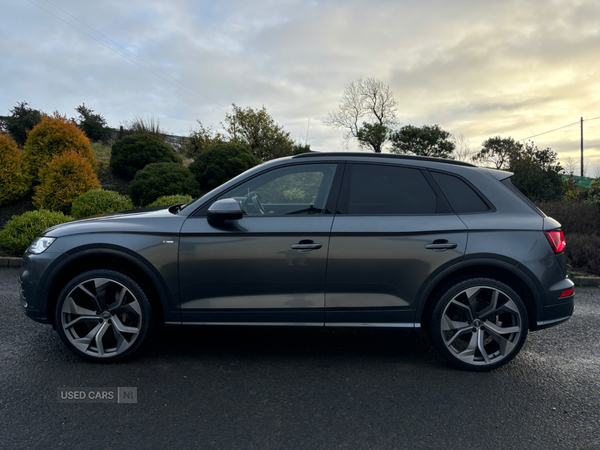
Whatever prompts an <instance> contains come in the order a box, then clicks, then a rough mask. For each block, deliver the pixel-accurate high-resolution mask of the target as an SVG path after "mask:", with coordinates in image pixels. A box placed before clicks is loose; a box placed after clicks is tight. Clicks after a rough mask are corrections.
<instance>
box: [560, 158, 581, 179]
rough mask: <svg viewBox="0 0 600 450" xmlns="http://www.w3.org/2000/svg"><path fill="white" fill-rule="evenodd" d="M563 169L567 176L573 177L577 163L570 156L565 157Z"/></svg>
mask: <svg viewBox="0 0 600 450" xmlns="http://www.w3.org/2000/svg"><path fill="white" fill-rule="evenodd" d="M563 167H564V169H565V173H566V174H567V175H574V174H575V172H576V171H577V168H578V167H579V163H578V162H577V161H576V160H575V159H573V158H572V157H571V156H567V157H566V158H563Z"/></svg>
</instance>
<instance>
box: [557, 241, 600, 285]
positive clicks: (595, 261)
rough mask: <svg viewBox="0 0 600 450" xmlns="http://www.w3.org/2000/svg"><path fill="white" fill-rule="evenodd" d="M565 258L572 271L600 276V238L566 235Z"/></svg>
mask: <svg viewBox="0 0 600 450" xmlns="http://www.w3.org/2000/svg"><path fill="white" fill-rule="evenodd" d="M565 240H566V242H567V246H566V248H565V257H566V259H567V263H568V264H569V265H570V266H571V269H572V270H574V271H576V272H583V273H586V274H588V275H600V236H599V235H597V234H579V233H572V234H568V235H565Z"/></svg>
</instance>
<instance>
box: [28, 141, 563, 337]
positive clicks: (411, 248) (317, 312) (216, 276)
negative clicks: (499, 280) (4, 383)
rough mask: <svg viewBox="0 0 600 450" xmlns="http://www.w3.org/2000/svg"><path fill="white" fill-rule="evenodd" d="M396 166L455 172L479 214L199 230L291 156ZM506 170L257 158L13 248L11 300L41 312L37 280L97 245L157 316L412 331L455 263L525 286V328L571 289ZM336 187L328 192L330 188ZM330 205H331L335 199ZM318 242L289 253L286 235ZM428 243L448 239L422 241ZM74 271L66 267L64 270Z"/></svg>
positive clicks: (544, 317) (554, 318) (51, 276)
mask: <svg viewBox="0 0 600 450" xmlns="http://www.w3.org/2000/svg"><path fill="white" fill-rule="evenodd" d="M346 161H347V162H377V163H385V164H402V165H405V166H409V167H418V168H424V169H430V170H437V171H442V172H449V173H452V174H455V175H459V176H461V177H464V178H465V179H468V180H469V181H470V182H471V183H472V184H473V185H474V186H475V187H476V188H477V189H478V190H479V191H480V192H481V194H482V195H483V196H484V197H485V198H486V199H487V200H488V201H489V202H490V203H491V204H492V205H493V207H494V208H493V210H491V211H490V212H487V213H477V214H461V215H456V214H453V213H450V214H443V215H435V216H374V217H351V216H344V215H339V214H338V215H334V214H324V215H314V216H291V217H244V218H243V219H241V220H236V221H227V222H225V223H224V224H223V225H221V226H215V225H211V224H210V223H209V222H208V221H207V219H206V217H205V216H204V215H202V214H201V212H202V211H205V210H206V207H207V206H208V205H210V204H212V202H214V200H215V199H217V198H218V197H220V196H222V195H223V194H225V193H226V192H227V191H228V190H229V189H231V188H233V187H234V186H236V185H237V184H239V183H240V182H241V181H243V180H245V179H247V178H249V177H253V176H256V175H257V174H260V173H262V172H263V171H265V170H270V169H272V168H274V167H279V166H284V165H291V164H298V163H303V164H306V163H316V162H318V163H321V164H322V163H326V162H332V163H342V164H343V163H344V162H346ZM509 175H510V174H508V175H507V174H506V173H505V172H499V171H493V170H487V169H481V168H476V167H472V166H467V165H459V164H447V163H445V162H441V161H435V160H430V159H429V160H423V159H400V158H392V157H385V156H383V155H368V156H365V155H360V156H359V155H353V154H343V153H342V154H330V155H309V156H301V157H294V158H282V159H280V160H275V161H271V162H269V163H264V164H262V165H260V166H257V167H255V168H253V169H251V170H249V171H247V172H245V173H244V174H241V175H239V176H238V177H236V178H234V179H232V180H230V181H229V182H227V183H225V184H224V185H223V186H220V187H218V188H217V189H215V190H214V191H212V192H210V193H208V194H206V195H205V196H203V197H202V198H200V199H198V200H197V201H196V202H194V203H192V204H191V205H189V206H188V207H186V208H185V209H183V210H182V211H179V212H177V211H175V210H173V209H171V210H170V211H169V210H167V209H161V210H157V211H145V212H134V213H130V214H117V215H111V216H105V217H97V218H92V219H85V220H80V221H75V222H71V223H67V224H63V225H59V226H56V227H53V228H51V229H49V230H47V231H46V232H45V233H44V234H45V235H46V236H51V237H56V238H57V239H56V241H55V242H54V243H53V244H52V245H51V246H50V247H49V249H48V250H46V251H45V252H44V253H42V254H40V255H32V254H29V253H26V254H25V255H24V264H23V267H22V270H21V283H22V305H23V307H24V310H25V312H26V313H27V314H28V315H29V316H30V317H32V318H33V319H35V320H39V321H42V322H43V321H51V320H52V311H47V305H48V304H50V303H48V302H51V301H52V300H53V299H49V298H48V293H49V292H50V287H51V286H53V284H52V283H53V282H54V281H55V280H57V279H58V278H56V277H58V276H59V275H60V273H61V270H63V268H64V267H67V266H68V265H69V264H77V261H78V260H79V258H82V257H90V256H91V257H95V256H100V255H106V254H110V255H112V256H114V257H115V258H119V259H122V260H123V261H124V262H126V263H127V264H132V265H135V266H136V267H138V268H139V269H140V270H142V271H143V272H144V273H146V274H147V276H148V277H149V279H150V280H151V282H152V283H153V284H154V285H155V287H156V289H157V292H158V293H159V296H160V300H161V302H162V305H163V312H164V318H165V321H166V322H167V323H170V324H178V323H182V322H183V323H223V324H233V323H245V324H263V325H264V324H272V325H281V324H300V325H321V326H322V325H323V324H326V325H331V326H347V325H352V326H363V325H372V326H418V324H419V323H420V321H421V316H422V314H423V311H424V307H425V302H426V301H427V299H428V296H429V294H430V293H431V292H432V291H433V290H434V289H435V287H436V286H437V285H438V283H441V282H442V280H444V279H446V280H447V279H448V278H449V277H451V276H452V273H454V272H456V271H457V270H459V269H464V268H465V267H473V266H476V267H482V266H488V267H492V268H497V269H498V270H500V269H502V270H507V271H510V272H511V273H513V274H515V276H517V277H518V278H519V279H520V280H521V281H522V282H523V283H524V284H525V285H527V286H528V287H529V288H530V290H531V293H532V298H525V299H524V301H525V302H534V303H535V311H536V312H537V317H536V318H535V319H536V320H535V321H534V325H535V324H536V323H537V326H539V327H541V326H546V325H549V324H552V323H555V322H558V321H561V320H565V319H566V318H568V316H570V314H571V312H572V308H573V298H572V297H571V298H568V299H567V300H564V299H559V297H558V296H559V295H560V292H562V291H563V290H564V289H567V288H569V287H570V286H572V283H571V282H570V281H569V280H568V279H566V277H565V271H564V261H562V255H559V256H558V257H557V256H555V255H554V254H553V252H552V250H551V249H550V246H549V245H548V242H547V240H546V238H545V236H544V234H543V230H546V229H552V228H557V227H558V226H559V224H558V223H556V222H555V221H552V220H549V219H547V218H544V217H543V216H542V215H540V214H538V213H536V212H535V211H533V209H532V208H531V207H530V206H528V205H526V204H525V203H524V202H523V201H522V200H521V199H519V198H518V196H517V195H516V194H515V193H513V192H512V191H510V190H509V189H508V188H506V187H505V186H503V185H502V184H501V183H500V182H499V180H502V179H503V178H506V176H509ZM332 195H337V192H332ZM334 204H335V202H334ZM311 241H312V243H318V244H321V247H320V248H318V249H313V250H309V251H307V250H297V249H293V248H291V246H292V245H294V244H299V243H301V242H304V243H306V242H311ZM434 241H436V242H446V241H447V243H450V244H456V246H455V247H454V248H448V249H435V248H433V249H432V248H426V246H427V245H429V244H432V243H434ZM70 267H73V266H70Z"/></svg>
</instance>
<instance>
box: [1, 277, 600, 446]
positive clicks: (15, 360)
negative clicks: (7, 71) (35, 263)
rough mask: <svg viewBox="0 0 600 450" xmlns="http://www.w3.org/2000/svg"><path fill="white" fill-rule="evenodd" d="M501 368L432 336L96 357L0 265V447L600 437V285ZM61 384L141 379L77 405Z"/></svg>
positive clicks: (322, 334) (305, 338)
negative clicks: (130, 394) (27, 302)
mask: <svg viewBox="0 0 600 450" xmlns="http://www.w3.org/2000/svg"><path fill="white" fill-rule="evenodd" d="M576 298H577V304H576V309H575V315H574V316H573V318H572V319H571V320H569V321H568V322H566V323H564V324H562V325H559V326H557V327H554V328H551V329H548V330H543V331H540V332H535V333H530V334H529V337H528V341H527V342H526V344H525V347H524V348H523V350H522V351H521V353H520V355H519V356H517V358H516V359H515V360H514V361H513V362H511V363H510V364H509V365H508V366H505V367H503V368H501V369H499V370H496V371H494V372H492V373H470V372H463V371H459V370H456V369H453V368H452V367H450V366H448V365H447V364H446V363H445V362H444V361H443V360H442V359H441V358H440V357H439V356H438V355H437V354H436V353H435V352H434V351H433V350H432V348H431V346H430V345H429V343H428V342H427V340H426V338H425V336H424V335H423V333H421V332H417V333H411V332H406V331H404V332H401V331H398V330H335V331H323V330H297V329H228V328H185V329H171V328H170V329H166V330H165V331H164V332H163V333H162V334H161V335H160V336H159V337H157V338H156V339H155V341H154V342H153V343H152V344H151V345H150V346H148V348H146V349H145V350H144V351H143V352H142V353H141V354H140V355H139V356H137V357H135V358H134V359H131V360H130V361H127V362H125V363H120V364H110V365H100V364H93V363H89V362H86V361H83V360H81V359H79V358H78V357H76V356H74V355H73V354H72V353H71V352H70V351H69V350H67V348H66V347H65V346H64V345H63V344H62V342H61V341H60V339H59V337H58V335H57V334H56V333H55V332H54V331H53V330H52V327H51V326H49V325H41V324H38V323H35V322H33V321H31V320H29V319H28V318H27V317H25V315H23V313H21V311H20V309H19V307H18V270H14V269H1V270H0V359H1V362H0V364H1V365H0V379H1V381H2V391H1V392H2V393H1V397H0V447H2V448H11V449H16V448H63V447H64V448H72V447H79V448H86V449H94V448H121V447H129V448H166V447H169V448H171V447H172V448H215V449H228V448H254V449H269V448H276V449H279V448H291V449H298V448H323V449H334V448H348V449H357V448H369V449H373V448H375V449H379V448H381V449H387V448H410V449H420V448H423V449H432V448H448V449H455V448H456V449H458V448H469V447H472V448H477V447H480V448H485V449H512V448H515V449H516V448H519V449H521V448H527V449H565V448H568V449H597V448H600V391H599V389H598V388H599V386H600V358H599V356H598V355H600V339H599V337H600V330H599V325H600V289H597V288H595V289H592V288H589V289H578V290H577V297H576ZM60 387H137V403H135V404H117V403H110V404H87V403H77V404H65V403H59V402H58V395H57V389H58V388H60Z"/></svg>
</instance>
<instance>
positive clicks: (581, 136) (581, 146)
mask: <svg viewBox="0 0 600 450" xmlns="http://www.w3.org/2000/svg"><path fill="white" fill-rule="evenodd" d="M581 176H582V177H583V117H582V118H581Z"/></svg>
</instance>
